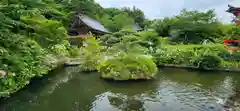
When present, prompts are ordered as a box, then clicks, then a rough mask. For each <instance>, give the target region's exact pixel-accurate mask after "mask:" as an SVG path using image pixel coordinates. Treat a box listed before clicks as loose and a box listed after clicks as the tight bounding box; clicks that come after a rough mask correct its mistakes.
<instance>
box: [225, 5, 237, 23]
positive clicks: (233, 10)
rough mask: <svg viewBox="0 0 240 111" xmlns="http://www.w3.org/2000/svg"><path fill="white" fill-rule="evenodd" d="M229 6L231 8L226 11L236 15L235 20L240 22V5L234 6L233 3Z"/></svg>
mask: <svg viewBox="0 0 240 111" xmlns="http://www.w3.org/2000/svg"><path fill="white" fill-rule="evenodd" d="M228 7H229V9H228V10H227V11H226V12H228V13H231V14H233V15H234V16H235V17H236V19H234V20H233V22H235V23H237V24H240V7H234V6H231V5H228Z"/></svg>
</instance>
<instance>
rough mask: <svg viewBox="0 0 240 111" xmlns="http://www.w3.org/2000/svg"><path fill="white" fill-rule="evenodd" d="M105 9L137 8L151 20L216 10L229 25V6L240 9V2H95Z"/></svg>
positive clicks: (151, 0) (155, 0)
mask: <svg viewBox="0 0 240 111" xmlns="http://www.w3.org/2000/svg"><path fill="white" fill-rule="evenodd" d="M95 1H96V2H98V3H99V4H100V5H101V6H103V7H105V8H109V7H116V8H121V7H133V6H135V7H137V8H139V9H141V10H142V11H144V13H145V15H146V17H147V18H149V19H157V18H163V17H171V16H174V15H176V14H178V13H179V12H180V11H181V9H183V8H186V9H188V10H199V11H205V10H208V9H215V12H216V14H217V16H218V18H219V19H220V20H222V21H223V22H226V23H229V22H230V21H231V20H232V15H231V14H228V13H227V12H225V11H226V10H227V9H228V4H231V5H233V6H236V7H240V0H95Z"/></svg>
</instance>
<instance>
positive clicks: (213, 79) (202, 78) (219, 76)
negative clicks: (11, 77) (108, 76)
mask: <svg viewBox="0 0 240 111" xmlns="http://www.w3.org/2000/svg"><path fill="white" fill-rule="evenodd" d="M53 73H54V74H53V75H52V76H51V77H48V78H45V79H42V80H35V81H34V82H33V83H32V84H31V85H30V86H29V87H27V88H26V89H24V90H22V91H20V92H19V93H17V94H15V95H14V96H13V97H11V98H10V99H7V100H2V101H1V103H0V111H223V109H224V108H223V107H224V105H223V104H225V105H227V106H233V105H234V104H235V106H237V104H238V102H240V74H238V73H226V72H200V71H191V70H184V69H173V68H164V69H161V71H160V72H159V74H158V77H157V78H156V80H153V81H141V82H110V81H104V80H102V79H100V78H99V73H81V72H79V71H78V70H77V68H65V69H60V70H57V71H55V72H53ZM238 90H239V91H238Z"/></svg>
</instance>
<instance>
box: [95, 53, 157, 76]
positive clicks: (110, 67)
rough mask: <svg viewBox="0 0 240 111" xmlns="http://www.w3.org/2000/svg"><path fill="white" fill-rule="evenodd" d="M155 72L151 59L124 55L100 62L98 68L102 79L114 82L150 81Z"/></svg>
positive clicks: (155, 68)
mask: <svg viewBox="0 0 240 111" xmlns="http://www.w3.org/2000/svg"><path fill="white" fill-rule="evenodd" d="M157 70H158V69H157V67H156V65H155V63H154V62H153V61H152V59H151V58H149V57H147V56H142V55H127V54H126V53H121V54H120V55H118V56H117V57H115V58H112V59H108V60H107V61H104V62H101V63H100V67H99V71H100V72H101V77H102V78H105V79H114V80H137V79H152V78H153V77H154V76H155V75H156V72H157Z"/></svg>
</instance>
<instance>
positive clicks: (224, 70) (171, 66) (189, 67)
mask: <svg viewBox="0 0 240 111" xmlns="http://www.w3.org/2000/svg"><path fill="white" fill-rule="evenodd" d="M158 67H159V68H160V67H170V68H182V69H194V70H205V71H221V72H240V68H238V69H235V68H232V69H226V68H218V69H202V68H197V67H193V66H186V65H175V64H164V65H159V66H158Z"/></svg>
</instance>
